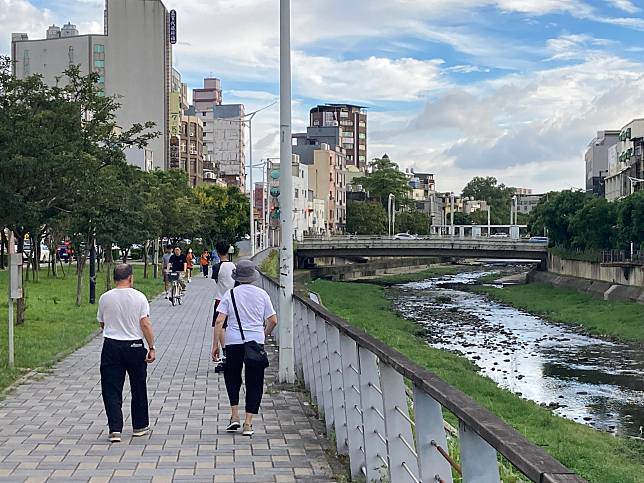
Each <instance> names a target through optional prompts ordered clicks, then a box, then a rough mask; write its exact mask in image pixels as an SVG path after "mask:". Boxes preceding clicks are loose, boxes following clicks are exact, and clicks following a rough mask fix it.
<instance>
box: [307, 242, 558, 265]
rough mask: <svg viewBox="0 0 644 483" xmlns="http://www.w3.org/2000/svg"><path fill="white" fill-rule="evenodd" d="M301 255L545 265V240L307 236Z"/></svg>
mask: <svg viewBox="0 0 644 483" xmlns="http://www.w3.org/2000/svg"><path fill="white" fill-rule="evenodd" d="M297 256H298V257H300V258H319V257H458V258H486V259H504V260H508V259H521V260H534V261H538V262H540V263H543V264H545V263H546V261H547V258H548V247H547V244H546V243H533V242H528V241H524V240H512V239H504V238H499V239H481V238H469V239H459V238H445V237H443V238H429V239H418V240H392V239H390V238H359V237H338V238H329V239H321V240H313V239H305V240H304V241H302V242H299V243H298V244H297Z"/></svg>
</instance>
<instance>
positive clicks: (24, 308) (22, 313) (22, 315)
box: [14, 230, 27, 325]
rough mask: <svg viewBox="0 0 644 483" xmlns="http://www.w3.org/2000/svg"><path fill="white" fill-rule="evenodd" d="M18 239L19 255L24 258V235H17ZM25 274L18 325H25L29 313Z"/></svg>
mask: <svg viewBox="0 0 644 483" xmlns="http://www.w3.org/2000/svg"><path fill="white" fill-rule="evenodd" d="M14 233H15V235H16V238H17V239H18V253H20V255H21V256H22V251H23V250H24V247H25V239H24V234H22V233H16V232H15V230H14ZM25 292H26V287H25V272H24V271H23V272H22V297H21V298H19V299H18V300H16V325H22V324H24V323H25V312H26V311H27V302H26V301H25Z"/></svg>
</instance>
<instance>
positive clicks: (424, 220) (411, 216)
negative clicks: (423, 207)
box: [395, 210, 429, 235]
mask: <svg viewBox="0 0 644 483" xmlns="http://www.w3.org/2000/svg"><path fill="white" fill-rule="evenodd" d="M395 231H396V232H404V233H411V234H412V235H427V234H429V217H428V216H427V215H426V214H425V213H422V212H420V211H416V210H411V211H403V212H401V213H398V214H397V215H396V230H395Z"/></svg>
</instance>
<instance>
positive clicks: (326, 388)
mask: <svg viewBox="0 0 644 483" xmlns="http://www.w3.org/2000/svg"><path fill="white" fill-rule="evenodd" d="M315 322H316V327H317V336H318V348H319V351H320V376H321V379H322V398H323V400H322V403H323V404H324V422H325V424H326V433H327V434H331V431H333V425H334V422H335V418H334V413H333V395H332V392H331V369H330V365H329V346H328V344H327V340H326V321H325V320H324V319H322V318H321V317H318V316H317V315H316V316H315Z"/></svg>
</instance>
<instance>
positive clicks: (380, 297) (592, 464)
mask: <svg viewBox="0 0 644 483" xmlns="http://www.w3.org/2000/svg"><path fill="white" fill-rule="evenodd" d="M408 279H409V278H408V277H407V278H406V280H408ZM310 288H311V289H312V290H314V291H316V292H318V293H319V294H320V295H321V297H322V300H323V302H324V304H325V305H326V306H327V307H328V308H329V309H330V310H332V311H333V312H335V313H337V314H338V315H339V316H341V317H343V318H345V319H346V320H348V321H349V322H351V323H352V324H354V325H355V326H357V327H360V328H362V329H364V330H365V331H367V332H368V333H370V334H371V335H373V336H375V337H377V338H378V339H380V340H382V341H383V342H386V343H387V344H389V345H390V346H391V347H393V348H394V349H396V350H398V351H399V352H401V353H402V354H404V355H406V356H407V357H409V358H410V359H412V360H413V361H415V362H416V363H418V364H419V365H421V366H423V367H426V368H427V369H429V370H431V371H432V372H434V373H435V374H437V375H438V376H440V377H441V378H443V379H444V380H445V381H447V382H448V383H450V384H451V385H453V386H455V387H457V388H459V389H460V390H462V391H463V392H465V393H466V394H468V395H469V396H471V397H472V398H474V399H475V400H476V401H478V402H479V403H480V404H482V405H483V406H485V407H487V408H488V409H489V410H491V411H492V412H494V413H495V414H497V415H498V416H499V417H501V418H502V419H503V420H504V421H506V422H507V423H508V424H510V425H511V426H513V427H514V428H515V429H516V430H517V431H519V432H520V433H522V434H523V435H524V436H525V437H526V438H528V439H529V440H530V441H532V442H534V443H535V444H537V445H540V446H542V447H544V449H545V450H546V451H547V452H548V453H550V454H551V455H552V456H554V457H555V458H557V459H558V460H559V461H561V462H562V463H563V464H564V465H566V466H568V467H569V468H571V469H573V470H574V471H576V472H577V473H579V474H580V475H581V476H583V477H584V478H586V479H587V480H588V481H590V482H597V483H636V482H641V481H642V479H641V478H642V475H644V444H643V443H641V442H639V441H636V440H633V439H627V438H620V437H614V436H612V435H610V434H606V433H600V432H597V431H595V430H593V429H592V428H590V427H587V426H584V425H581V424H577V423H575V422H573V421H569V420H566V419H563V418H561V417H558V416H556V415H554V414H553V413H551V412H550V411H549V410H547V409H545V408H542V407H540V406H539V405H537V404H535V403H533V402H530V401H526V400H523V399H521V398H519V397H517V396H515V395H514V394H512V393H511V392H509V391H506V390H504V389H500V388H498V387H497V386H496V384H495V383H494V382H493V381H492V380H491V379H488V378H487V377H484V376H481V375H480V374H478V372H477V369H476V367H475V366H474V365H473V364H472V363H470V362H469V361H468V360H467V359H465V358H464V357H460V356H458V355H456V354H453V353H450V352H447V351H443V350H438V349H433V348H431V347H429V346H428V345H427V344H425V343H424V341H423V340H421V339H420V338H418V337H417V336H416V332H417V329H418V328H417V326H416V325H415V324H414V323H413V322H411V321H408V320H405V319H403V318H401V317H399V316H398V315H396V314H395V313H393V312H392V310H391V302H390V301H389V300H387V299H386V297H385V294H384V289H383V288H382V287H380V286H377V285H374V284H355V283H341V282H328V281H324V280H318V281H315V282H313V283H312V284H311V287H310Z"/></svg>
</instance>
